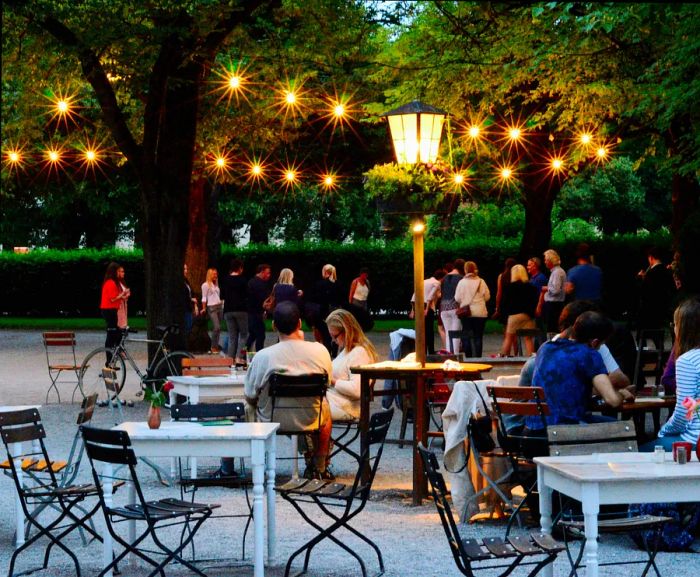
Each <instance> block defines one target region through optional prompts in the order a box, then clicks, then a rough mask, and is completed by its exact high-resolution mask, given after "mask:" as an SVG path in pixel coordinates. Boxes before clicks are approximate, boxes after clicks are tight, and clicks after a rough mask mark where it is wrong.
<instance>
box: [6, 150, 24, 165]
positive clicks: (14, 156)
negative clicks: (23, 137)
mask: <svg viewBox="0 0 700 577" xmlns="http://www.w3.org/2000/svg"><path fill="white" fill-rule="evenodd" d="M7 160H9V161H10V162H12V163H13V164H16V163H18V162H22V157H21V156H20V154H19V152H17V151H16V150H10V151H9V152H8V153H7Z"/></svg>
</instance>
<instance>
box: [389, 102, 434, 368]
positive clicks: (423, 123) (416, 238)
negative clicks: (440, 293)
mask: <svg viewBox="0 0 700 577" xmlns="http://www.w3.org/2000/svg"><path fill="white" fill-rule="evenodd" d="M383 116H386V118H387V120H388V122H389V131H390V133H391V140H392V142H393V144H394V153H395V154H396V162H398V163H399V164H417V163H421V162H435V161H436V160H437V156H438V151H439V148H440V137H441V136H442V125H443V123H444V121H445V117H446V116H447V113H446V112H444V111H442V110H440V109H438V108H435V107H433V106H430V105H428V104H423V103H422V102H418V101H417V100H414V101H413V102H410V103H409V104H405V105H403V106H400V107H399V108H396V109H394V110H391V111H389V112H387V113H385V114H384V115H383ZM411 232H412V235H413V292H414V294H415V299H416V302H415V309H414V310H415V323H416V325H415V326H416V361H417V362H419V363H421V365H422V366H425V303H424V300H423V299H424V291H423V276H424V262H423V260H424V259H423V237H424V235H425V222H424V220H423V217H422V216H420V217H419V218H418V219H417V220H416V222H414V223H413V225H412V228H411Z"/></svg>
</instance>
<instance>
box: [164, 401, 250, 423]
mask: <svg viewBox="0 0 700 577" xmlns="http://www.w3.org/2000/svg"><path fill="white" fill-rule="evenodd" d="M170 416H171V417H172V419H173V420H174V421H183V420H196V421H206V420H213V419H231V420H234V421H243V420H244V419H245V406H244V404H243V403H201V404H197V405H190V404H182V405H171V406H170Z"/></svg>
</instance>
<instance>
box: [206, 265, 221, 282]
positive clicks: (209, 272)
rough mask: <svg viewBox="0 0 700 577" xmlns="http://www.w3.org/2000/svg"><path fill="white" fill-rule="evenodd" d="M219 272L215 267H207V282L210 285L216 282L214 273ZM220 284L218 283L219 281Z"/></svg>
mask: <svg viewBox="0 0 700 577" xmlns="http://www.w3.org/2000/svg"><path fill="white" fill-rule="evenodd" d="M216 272H218V271H217V270H216V269H215V268H208V269H207V281H206V282H207V284H208V285H209V286H211V285H213V284H214V273H216ZM217 284H218V283H217Z"/></svg>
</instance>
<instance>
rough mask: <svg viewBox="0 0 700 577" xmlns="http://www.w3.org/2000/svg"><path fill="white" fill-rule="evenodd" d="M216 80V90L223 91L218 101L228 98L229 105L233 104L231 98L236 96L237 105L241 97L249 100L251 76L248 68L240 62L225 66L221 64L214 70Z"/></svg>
mask: <svg viewBox="0 0 700 577" xmlns="http://www.w3.org/2000/svg"><path fill="white" fill-rule="evenodd" d="M214 74H215V76H216V78H217V79H216V80H214V81H213V83H214V92H221V95H220V96H219V99H218V102H220V101H221V100H223V99H224V98H225V99H226V103H227V105H230V104H231V99H232V98H235V100H236V105H238V104H240V99H241V98H243V99H245V101H246V102H249V100H248V93H249V92H250V88H249V85H250V78H249V77H248V75H247V69H246V68H245V67H244V66H243V64H242V63H240V62H236V63H234V62H231V61H229V63H228V64H227V65H225V66H220V67H219V68H217V69H215V70H214Z"/></svg>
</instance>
